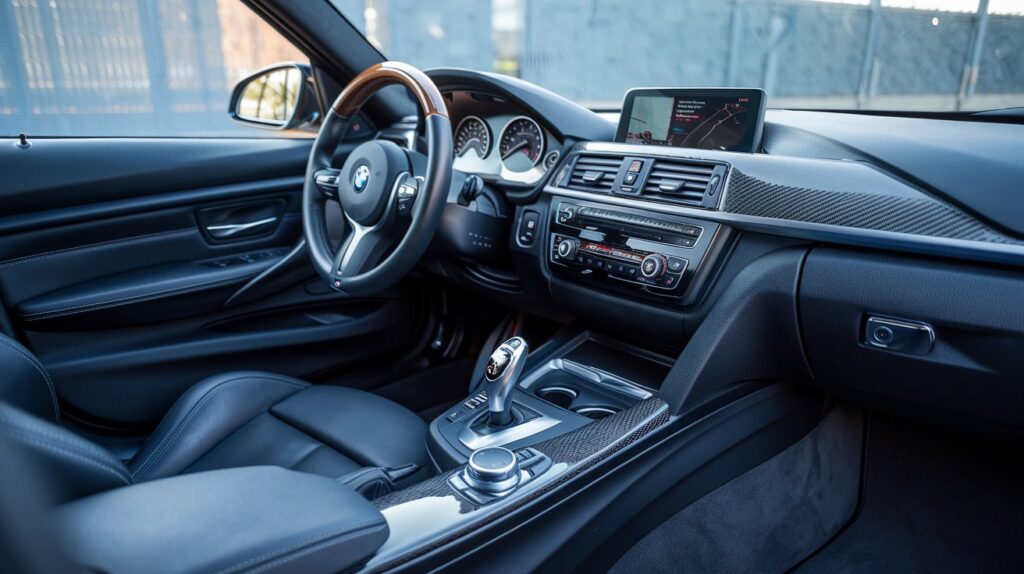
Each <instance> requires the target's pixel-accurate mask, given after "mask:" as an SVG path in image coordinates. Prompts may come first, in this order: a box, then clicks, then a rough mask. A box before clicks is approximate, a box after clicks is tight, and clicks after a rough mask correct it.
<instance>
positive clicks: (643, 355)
mask: <svg viewBox="0 0 1024 574" xmlns="http://www.w3.org/2000/svg"><path fill="white" fill-rule="evenodd" d="M670 365H671V360H670V359H669V358H667V357H662V356H660V355H657V354H654V353H650V352H647V351H645V350H642V349H639V348H634V347H630V346H627V345H623V344H621V343H619V342H615V341H606V340H604V339H602V338H600V337H598V336H596V335H593V334H591V333H589V332H584V333H577V334H576V335H574V336H568V335H566V336H563V337H561V338H559V337H556V338H555V339H553V340H552V341H549V342H548V343H545V344H544V345H542V346H541V347H540V348H539V349H536V350H535V351H534V352H533V353H532V354H529V355H528V345H527V343H526V342H525V341H524V340H523V339H521V338H519V337H513V338H512V339H509V341H506V342H505V343H504V344H502V345H501V346H499V347H498V349H496V350H495V351H494V353H493V354H492V356H491V358H490V361H489V362H488V365H487V369H486V370H485V374H484V376H483V377H482V381H480V382H479V383H480V384H479V385H478V386H477V387H476V388H475V390H474V391H473V393H472V394H471V396H469V397H467V398H466V399H465V400H464V401H462V402H461V403H459V404H456V405H455V406H453V407H451V408H449V409H448V411H447V412H445V413H444V414H442V415H441V416H439V417H438V418H437V419H436V420H434V421H433V422H432V423H431V425H430V439H429V441H428V447H429V449H430V453H431V456H432V457H433V458H434V461H435V462H437V464H438V466H440V467H441V468H442V469H448V468H454V467H457V466H460V465H464V464H466V463H467V462H469V461H470V459H471V456H473V455H474V453H477V452H479V451H480V450H481V449H489V448H495V447H502V448H505V449H509V450H511V451H517V452H518V451H519V450H520V449H525V448H529V447H531V446H532V445H535V444H537V443H539V442H542V441H545V440H548V439H551V438H554V437H557V436H560V435H563V434H565V433H568V432H571V431H574V430H576V429H579V428H581V427H584V426H586V425H588V424H590V423H593V422H594V421H595V420H599V419H603V418H605V417H607V416H610V415H613V414H616V413H618V412H620V411H624V410H626V409H629V408H630V407H632V406H634V405H635V404H637V403H638V402H640V401H643V400H645V399H649V398H651V397H653V396H654V393H655V391H656V390H657V388H658V386H660V384H661V381H662V379H664V377H665V375H666V374H667V373H668V370H669V368H670Z"/></svg>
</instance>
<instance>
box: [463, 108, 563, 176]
mask: <svg viewBox="0 0 1024 574" xmlns="http://www.w3.org/2000/svg"><path fill="white" fill-rule="evenodd" d="M444 96H445V100H446V103H447V104H448V110H449V114H450V115H451V120H452V126H453V129H454V133H453V138H454V144H455V162H454V165H453V167H454V168H455V169H457V170H459V171H461V172H464V173H468V174H474V175H478V176H480V177H481V178H483V179H484V180H485V181H492V182H497V183H503V184H512V185H520V186H526V185H535V184H536V183H537V182H539V181H540V180H541V179H542V178H543V177H544V176H545V175H546V174H547V172H548V171H549V170H551V168H553V167H554V166H555V165H556V164H557V163H558V160H559V159H560V157H561V151H560V148H561V142H560V141H559V140H558V138H556V137H555V136H554V135H553V134H552V133H551V131H550V130H548V129H547V128H546V127H545V125H544V123H542V122H543V121H544V120H542V119H540V118H537V117H534V116H533V115H532V114H531V113H530V112H528V111H526V110H524V109H523V108H522V107H520V106H517V105H516V104H514V103H511V102H509V101H508V100H506V99H504V98H502V97H500V96H496V95H492V94H486V93H482V92H473V91H468V90H456V91H450V92H447V93H445V94H444Z"/></svg>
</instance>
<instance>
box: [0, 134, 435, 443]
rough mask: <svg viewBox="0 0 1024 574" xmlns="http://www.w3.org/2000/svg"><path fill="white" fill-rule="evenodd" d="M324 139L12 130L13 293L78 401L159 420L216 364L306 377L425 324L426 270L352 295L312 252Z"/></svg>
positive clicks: (14, 311) (3, 258)
mask: <svg viewBox="0 0 1024 574" xmlns="http://www.w3.org/2000/svg"><path fill="white" fill-rule="evenodd" d="M310 143H311V142H310V141H309V140H274V139H261V140H235V139H203V140H179V139H128V140H126V139H78V140H71V139H67V140H38V143H36V144H34V145H33V147H32V148H31V149H29V150H18V149H17V148H14V147H13V146H0V172H2V173H4V174H5V176H6V175H10V176H11V177H10V178H8V177H5V182H4V186H2V187H0V300H2V302H3V304H4V307H5V309H6V310H7V312H8V314H9V316H10V318H11V321H12V323H13V326H14V329H15V330H16V331H17V334H18V335H19V336H20V338H21V339H22V341H23V342H25V343H27V344H28V345H29V346H30V347H31V348H32V350H33V351H34V352H35V353H36V354H37V355H38V356H39V357H40V359H41V360H42V361H43V363H44V364H45V365H46V366H47V367H48V369H49V370H50V372H51V374H52V376H53V378H54V382H55V384H56V386H57V389H58V393H59V394H60V396H61V400H62V402H63V405H64V407H65V408H67V409H68V410H69V411H70V412H71V413H72V414H73V415H76V416H78V417H79V418H82V419H85V420H89V421H92V422H96V423H98V424H104V425H107V424H109V425H115V426H117V425H121V426H125V425H126V426H145V425H147V424H150V423H152V422H153V421H155V420H158V419H159V418H160V417H161V416H162V415H163V414H164V412H165V411H166V410H167V409H168V408H169V407H170V404H171V403H172V402H173V401H174V400H175V399H176V398H177V397H178V396H179V395H180V393H181V392H183V391H184V390H185V389H187V388H188V387H189V386H191V385H193V384H194V383H196V382H197V381H198V380H200V379H201V378H203V377H205V376H208V375H211V374H215V373H219V372H223V371H227V370H232V369H265V370H272V371H277V372H281V373H284V374H289V375H293V376H299V377H307V376H310V375H315V374H316V373H318V372H321V371H328V370H333V369H337V368H340V367H343V366H344V365H345V364H347V363H348V362H350V361H354V360H365V359H366V358H367V357H372V356H374V355H379V354H382V353H386V352H388V351H389V350H390V349H394V348H396V347H398V346H399V345H401V344H403V343H404V342H405V341H406V340H407V339H408V338H409V337H411V336H412V331H413V330H414V329H415V328H416V326H417V323H416V321H414V320H410V318H411V317H412V318H414V317H416V316H417V310H418V308H417V305H416V304H415V301H417V299H416V298H415V297H414V296H413V294H414V293H415V291H414V287H410V286H401V287H398V288H395V289H394V290H392V292H390V293H387V294H385V295H382V296H380V297H378V298H374V299H363V300H358V299H351V298H346V297H344V296H341V295H339V294H337V293H335V292H333V291H332V290H330V289H326V288H325V286H324V285H322V284H321V283H322V280H320V279H319V278H318V277H316V276H315V273H314V271H313V268H312V266H311V265H309V264H308V263H307V264H305V265H303V263H305V260H306V256H305V254H304V252H303V250H302V249H301V248H298V249H297V248H296V246H297V244H298V243H299V241H300V239H301V234H302V226H301V204H300V199H301V192H302V174H303V172H304V170H305V163H306V158H307V154H308V150H309V147H310ZM350 149H351V146H349V145H345V146H342V148H340V149H339V156H340V157H339V158H337V159H338V161H339V165H340V162H341V161H342V160H343V156H344V155H345V154H346V153H347V152H348V151H349V150H350ZM11 150H13V151H14V153H13V154H12V153H11ZM8 179H10V185H8V182H7V180H8ZM281 269H283V270H284V271H281V272H278V270H281ZM257 277H259V279H256V278H257ZM229 300H230V301H231V303H230V304H227V303H228V301H229Z"/></svg>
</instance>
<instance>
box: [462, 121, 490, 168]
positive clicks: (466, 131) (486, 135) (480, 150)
mask: <svg viewBox="0 0 1024 574" xmlns="http://www.w3.org/2000/svg"><path fill="white" fill-rule="evenodd" d="M470 151H473V152H475V153H476V155H477V157H479V158H485V157H487V152H489V151H491V128H489V127H487V124H486V123H485V122H484V121H483V120H482V119H480V118H478V117H476V116H466V118H465V119H463V120H462V121H461V122H459V127H458V128H456V129H455V157H462V156H464V155H466V153H468V152H470Z"/></svg>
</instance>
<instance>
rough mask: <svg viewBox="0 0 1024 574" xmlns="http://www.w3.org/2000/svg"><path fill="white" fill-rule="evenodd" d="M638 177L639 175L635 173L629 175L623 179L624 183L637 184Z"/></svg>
mask: <svg viewBox="0 0 1024 574" xmlns="http://www.w3.org/2000/svg"><path fill="white" fill-rule="evenodd" d="M636 176H637V174H635V173H627V174H626V175H625V177H623V178H622V183H624V184H626V185H632V184H634V183H636Z"/></svg>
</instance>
